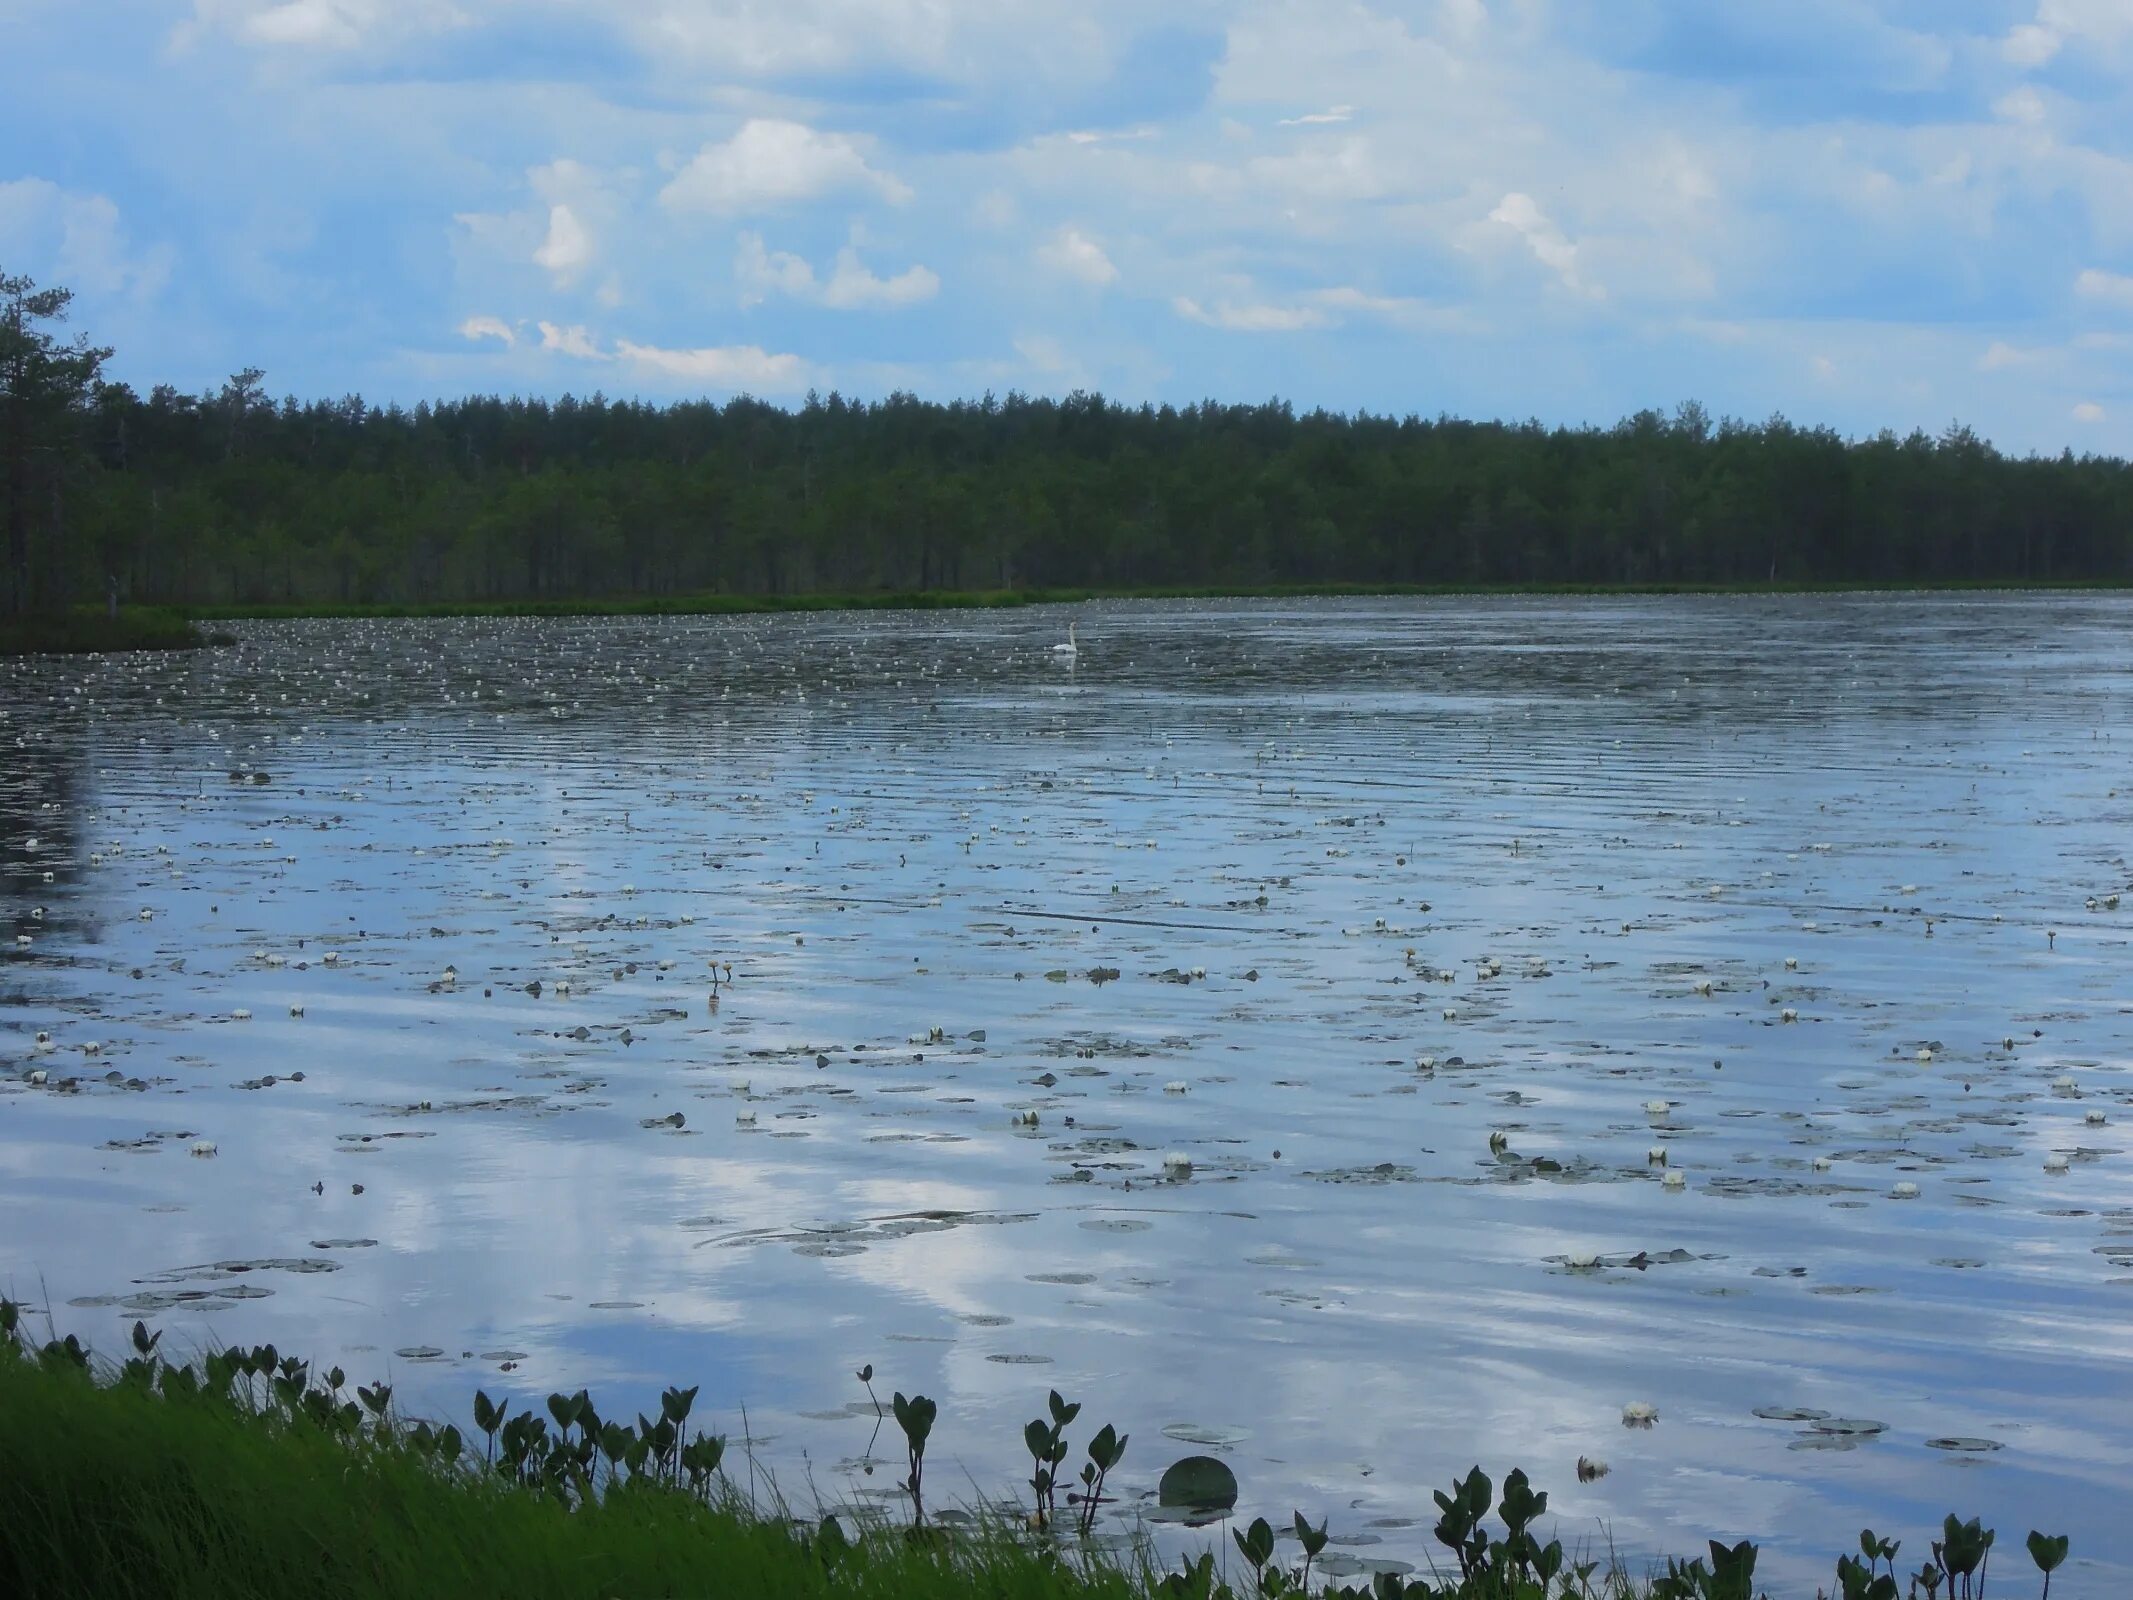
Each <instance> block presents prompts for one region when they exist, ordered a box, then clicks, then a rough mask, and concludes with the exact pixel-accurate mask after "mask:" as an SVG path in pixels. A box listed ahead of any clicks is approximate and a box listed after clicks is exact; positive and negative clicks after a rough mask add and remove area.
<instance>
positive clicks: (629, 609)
mask: <svg viewBox="0 0 2133 1600" xmlns="http://www.w3.org/2000/svg"><path fill="white" fill-rule="evenodd" d="M2125 587H2128V586H2127V585H2122V584H2113V583H2104V582H2095V583H2079V582H2076V583H2031V584H2022V583H2009V582H1979V583H1969V582H1962V583H1943V584H1920V583H1916V582H1891V583H1878V584H1877V583H1710V584H1700V583H1651V584H1634V583H1625V584H1604V583H1561V584H1549V583H1536V584H1349V583H1292V584H1264V585H1259V586H1256V587H1253V586H1238V585H1229V586H1219V585H1218V586H1212V587H1205V588H1200V587H1190V586H1185V587H1162V586H1141V587H1121V588H1097V589H902V590H885V589H884V590H855V591H851V592H847V593H826V594H678V595H619V596H610V597H606V598H599V597H593V598H585V599H573V600H439V601H428V602H420V603H408V604H399V603H390V604H379V605H333V604H289V605H201V606H192V607H188V608H186V612H185V614H186V615H188V616H192V617H197V618H203V619H211V618H299V617H657V616H749V615H760V614H765V613H776V612H786V611H991V610H1007V609H1013V608H1015V607H1019V606H1050V605H1074V604H1079V603H1082V602H1085V601H1090V600H1306V599H1328V598H1375V597H1398V596H1407V595H1421V596H1440V597H1456V596H1484V597H1487V596H1497V597H1503V596H1519V595H1529V596H1544V595H1571V596H1576V595H1591V596H1637V595H1777V594H1905V593H1914V592H1930V593H1989V592H1994V591H2001V590H2035V591H2038V592H2051V591H2060V590H2115V589H2122V588H2125Z"/></svg>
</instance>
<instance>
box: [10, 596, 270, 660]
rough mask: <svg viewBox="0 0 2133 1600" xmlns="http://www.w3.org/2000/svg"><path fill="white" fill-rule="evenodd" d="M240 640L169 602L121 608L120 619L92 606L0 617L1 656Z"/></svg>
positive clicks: (115, 650) (190, 647)
mask: <svg viewBox="0 0 2133 1600" xmlns="http://www.w3.org/2000/svg"><path fill="white" fill-rule="evenodd" d="M234 642H235V641H234V640H233V639H232V637H231V636H230V635H228V634H226V633H216V632H210V631H206V630H203V629H202V628H200V627H199V626H198V625H197V624H196V623H195V622H194V621H193V619H192V618H190V617H188V616H187V615H185V614H184V613H183V612H181V611H176V610H173V609H171V608H169V607H165V606H121V607H120V608H119V611H118V615H117V616H115V617H114V616H111V615H109V614H108V613H106V612H105V611H103V610H102V609H95V610H92V609H89V608H87V607H81V608H76V609H74V610H69V611H55V612H33V613H31V614H30V615H28V616H22V617H0V656H32V655H92V654H116V653H118V652H120V651H127V650H197V649H200V648H201V647H202V646H205V645H209V644H229V643H234Z"/></svg>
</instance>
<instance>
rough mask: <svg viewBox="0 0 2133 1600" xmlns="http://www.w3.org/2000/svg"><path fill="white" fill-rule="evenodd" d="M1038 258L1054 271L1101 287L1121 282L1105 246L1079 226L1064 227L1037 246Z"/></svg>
mask: <svg viewBox="0 0 2133 1600" xmlns="http://www.w3.org/2000/svg"><path fill="white" fill-rule="evenodd" d="M1037 259H1038V261H1040V262H1041V263H1043V264H1044V265H1045V266H1047V267H1050V268H1051V269H1052V270H1053V271H1054V272H1063V273H1065V274H1066V275H1067V276H1068V277H1070V278H1079V279H1080V280H1081V281H1082V282H1083V283H1087V284H1093V285H1095V286H1096V287H1097V288H1099V289H1100V288H1102V287H1103V286H1104V285H1105V284H1107V283H1115V282H1117V281H1118V268H1117V267H1116V266H1114V265H1112V262H1111V258H1110V257H1109V256H1108V255H1106V254H1104V247H1103V246H1102V245H1100V244H1098V243H1097V242H1096V241H1095V240H1094V239H1092V238H1090V237H1089V236H1088V235H1087V234H1085V233H1083V232H1082V231H1081V230H1080V229H1079V228H1061V229H1060V230H1059V231H1058V232H1057V233H1055V234H1053V235H1052V237H1051V238H1050V239H1048V240H1047V241H1045V243H1043V244H1042V245H1039V246H1038V247H1037Z"/></svg>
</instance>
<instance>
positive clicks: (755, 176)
mask: <svg viewBox="0 0 2133 1600" xmlns="http://www.w3.org/2000/svg"><path fill="white" fill-rule="evenodd" d="M851 190H871V191H873V192H874V193H876V194H878V195H880V196H881V198H883V199H884V200H887V201H889V202H890V203H891V204H893V205H901V204H902V203H903V202H904V201H906V200H908V199H910V198H911V191H910V189H909V188H908V187H906V186H905V185H904V184H903V183H902V182H901V181H900V180H898V179H897V178H896V177H895V176H893V175H892V174H890V173H887V172H882V171H879V170H877V169H876V168H875V167H873V166H871V165H870V164H869V163H868V161H867V158H866V153H865V151H864V150H863V149H862V148H861V147H860V144H859V141H858V140H856V139H854V138H852V137H851V136H850V135H848V134H842V133H820V132H817V131H816V130H815V129H813V128H810V127H808V126H807V125H806V124H805V123H802V122H788V121H785V120H783V119H781V118H776V117H753V118H750V119H749V120H748V121H747V122H744V123H743V124H741V127H740V130H739V131H738V132H737V133H735V134H734V136H733V137H732V138H730V139H728V140H725V141H724V142H723V143H715V144H707V145H705V146H704V147H703V148H702V149H701V150H699V151H698V152H697V153H696V155H695V156H694V157H693V158H692V159H691V160H690V161H689V163H688V164H687V165H686V166H684V167H683V168H682V169H681V170H680V171H679V172H677V173H676V174H675V175H674V177H673V179H672V181H670V182H669V183H668V184H667V186H666V187H665V188H664V189H662V190H660V191H659V198H660V200H661V201H662V202H663V203H664V204H665V205H666V206H668V207H669V208H670V209H672V210H675V211H708V212H713V213H716V214H719V215H732V214H736V213H741V212H749V211H765V210H770V209H772V208H775V207H778V206H784V205H790V204H792V203H795V202H797V201H803V200H815V199H819V198H821V197H822V196H824V195H828V194H836V193H842V192H847V191H851Z"/></svg>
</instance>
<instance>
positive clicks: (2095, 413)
mask: <svg viewBox="0 0 2133 1600" xmlns="http://www.w3.org/2000/svg"><path fill="white" fill-rule="evenodd" d="M2104 417H2105V412H2104V409H2103V407H2102V406H2100V405H2098V404H2097V403H2096V402H2095V401H2093V400H2084V401H2082V402H2081V404H2079V405H2078V406H2076V407H2074V420H2075V421H2076V422H2102V421H2103V420H2104Z"/></svg>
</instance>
